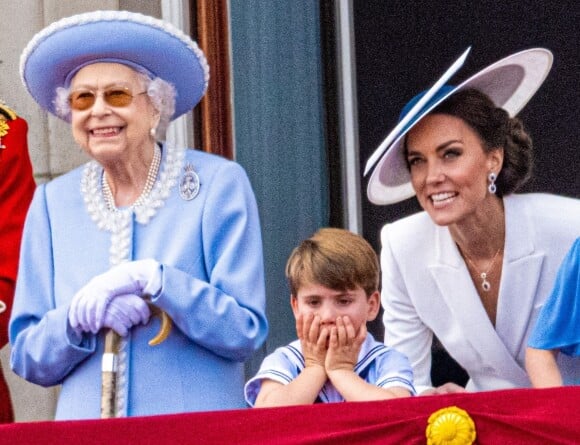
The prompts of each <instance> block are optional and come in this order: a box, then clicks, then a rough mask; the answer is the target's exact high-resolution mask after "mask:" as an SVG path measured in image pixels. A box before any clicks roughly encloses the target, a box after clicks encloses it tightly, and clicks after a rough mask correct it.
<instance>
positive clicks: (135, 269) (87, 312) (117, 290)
mask: <svg viewBox="0 0 580 445" xmlns="http://www.w3.org/2000/svg"><path fill="white" fill-rule="evenodd" d="M161 279H162V277H161V265H160V264H159V263H158V262H157V261H155V260H152V259H148V260H138V261H130V262H127V263H122V264H119V265H118V266H115V267H112V268H111V269H109V270H108V271H107V272H105V273H103V274H101V275H97V276H96V277H94V278H93V279H92V280H91V281H89V282H88V283H87V284H86V285H85V286H84V287H83V288H82V289H81V290H79V291H78V292H77V293H76V294H75V296H74V297H73V299H72V301H71V305H70V308H69V312H68V319H69V323H70V325H71V327H72V328H73V329H74V330H75V331H77V332H79V331H80V332H92V333H93V334H96V333H97V332H99V330H100V329H101V328H102V327H103V326H104V325H103V323H104V319H105V311H106V310H107V308H108V306H109V304H110V303H111V301H112V300H113V299H114V298H115V297H118V296H120V295H127V294H133V295H137V296H140V297H143V296H145V295H156V294H157V293H159V291H160V290H161Z"/></svg>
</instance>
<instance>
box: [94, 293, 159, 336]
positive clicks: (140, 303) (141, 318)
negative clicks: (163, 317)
mask: <svg viewBox="0 0 580 445" xmlns="http://www.w3.org/2000/svg"><path fill="white" fill-rule="evenodd" d="M150 316H151V311H150V310H149V305H148V304H147V303H146V301H145V300H143V299H142V298H141V297H139V296H138V295H134V294H126V295H119V296H117V297H115V298H113V300H112V301H111V303H110V304H109V306H108V307H107V309H106V310H105V315H104V317H103V321H102V323H100V322H99V321H96V322H95V324H96V325H99V324H102V327H105V328H111V329H113V330H114V331H115V332H116V333H117V334H119V335H120V336H121V337H124V336H126V335H127V334H128V333H129V329H131V328H132V327H133V326H135V325H137V324H147V322H148V321H149V317H150Z"/></svg>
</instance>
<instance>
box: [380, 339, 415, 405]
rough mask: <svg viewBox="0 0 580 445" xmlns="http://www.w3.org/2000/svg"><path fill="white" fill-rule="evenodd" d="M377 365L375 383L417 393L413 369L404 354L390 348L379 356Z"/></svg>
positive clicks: (383, 386)
mask: <svg viewBox="0 0 580 445" xmlns="http://www.w3.org/2000/svg"><path fill="white" fill-rule="evenodd" d="M376 367H377V369H376V382H374V384H375V385H377V386H379V387H381V388H392V387H401V388H405V389H406V390H408V391H409V392H410V393H411V394H413V395H415V394H417V392H416V391H415V387H414V386H413V369H412V368H411V363H410V362H409V359H407V357H406V356H405V355H404V354H401V353H400V352H399V351H396V350H395V349H392V348H389V349H388V351H387V352H385V353H384V354H382V355H380V356H379V357H377V364H376Z"/></svg>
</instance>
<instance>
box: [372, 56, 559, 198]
mask: <svg viewBox="0 0 580 445" xmlns="http://www.w3.org/2000/svg"><path fill="white" fill-rule="evenodd" d="M469 51H470V48H468V49H467V50H466V51H465V52H464V53H463V54H462V55H461V57H460V58H459V59H457V60H456V61H455V63H453V65H452V66H451V67H450V68H449V69H448V70H447V71H446V72H445V73H444V74H443V76H442V77H441V78H440V79H439V80H438V81H437V82H435V84H433V86H432V87H431V88H430V89H429V90H426V91H424V92H422V93H420V94H418V95H417V96H415V97H414V98H413V99H411V101H409V103H408V104H407V105H405V107H404V108H403V111H402V112H401V115H400V117H399V123H398V124H397V126H395V128H394V129H393V130H392V131H391V132H390V133H389V135H388V136H387V137H386V138H385V140H384V141H383V142H382V143H381V144H380V145H379V147H378V148H377V149H376V150H375V151H374V153H373V154H372V155H371V156H370V157H369V159H368V161H367V164H366V166H365V171H364V175H366V174H367V173H368V172H369V171H371V170H372V174H371V177H370V179H369V182H368V185H367V196H368V198H369V201H371V202H372V203H374V204H378V205H386V204H395V203H397V202H400V201H403V200H405V199H408V198H411V197H412V196H414V195H415V191H414V190H413V187H412V185H411V176H410V173H409V168H408V167H407V162H406V160H405V153H404V140H405V135H406V134H407V133H408V132H409V130H410V129H411V128H413V126H415V125H416V124H417V122H419V121H420V120H421V119H422V118H423V117H425V116H426V115H427V114H429V113H430V112H431V111H432V110H433V109H434V108H435V107H436V106H437V105H439V104H440V103H441V102H443V101H444V100H445V99H447V98H448V97H449V96H451V95H452V94H454V93H456V92H458V91H461V90H465V89H468V88H473V89H476V90H479V91H481V92H482V93H484V94H486V95H487V96H488V97H489V98H490V99H491V100H492V101H493V102H494V104H495V105H496V106H497V107H501V108H503V109H504V110H506V111H507V112H508V113H509V115H510V116H512V117H513V116H515V115H517V114H518V113H519V112H520V110H521V109H522V108H523V107H524V106H525V105H526V104H527V103H528V101H529V100H530V99H531V98H532V96H533V95H534V94H535V93H536V91H537V90H538V88H540V86H541V85H542V83H543V82H544V80H545V79H546V77H547V75H548V73H549V71H550V68H551V67H552V60H553V56H552V53H551V52H550V51H549V50H547V49H544V48H532V49H528V50H525V51H521V52H518V53H516V54H512V55H511V56H508V57H506V58H504V59H502V60H500V61H498V62H496V63H494V64H492V65H490V66H488V67H487V68H484V69H483V70H481V71H480V72H478V73H477V74H475V75H474V76H472V77H470V78H469V79H468V80H466V81H465V82H463V83H461V84H460V85H459V86H451V85H449V84H447V82H448V80H449V79H450V78H451V77H452V76H453V75H454V74H455V73H456V72H457V71H458V70H459V68H461V66H462V65H463V63H464V61H465V59H466V57H467V55H468V53H469ZM373 167H374V170H373Z"/></svg>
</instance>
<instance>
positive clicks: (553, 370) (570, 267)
mask: <svg viewBox="0 0 580 445" xmlns="http://www.w3.org/2000/svg"><path fill="white" fill-rule="evenodd" d="M560 352H561V353H562V354H565V355H568V356H570V357H577V358H576V359H570V360H569V364H570V365H571V366H570V367H571V368H574V369H575V373H573V374H572V375H571V376H569V378H570V379H571V381H563V379H562V373H561V372H560V368H559V366H558V363H557V362H556V357H557V355H558V353H560ZM578 357H580V238H577V239H576V241H575V242H574V244H573V245H572V248H571V249H570V251H569V252H568V254H567V255H566V257H565V258H564V261H563V262H562V265H561V266H560V269H559V271H558V275H557V276H556V282H555V284H554V289H553V290H552V293H551V294H550V296H549V297H548V299H547V300H546V303H545V304H544V306H543V307H542V310H541V311H540V315H539V316H538V320H537V322H536V326H535V327H534V331H533V332H532V334H531V335H530V338H529V339H528V348H527V350H526V371H527V372H528V375H529V377H530V381H531V382H532V385H533V386H534V387H535V388H544V387H551V386H562V385H565V384H568V385H578V384H580V378H578V376H579V375H580V371H578V369H579V368H580V367H579V366H578V365H579V364H580V362H577V360H578Z"/></svg>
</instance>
